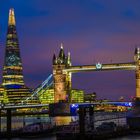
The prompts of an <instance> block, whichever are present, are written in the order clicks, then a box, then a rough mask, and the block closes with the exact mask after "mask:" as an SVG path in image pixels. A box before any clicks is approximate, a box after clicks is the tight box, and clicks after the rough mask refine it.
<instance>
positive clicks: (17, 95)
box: [2, 9, 30, 103]
mask: <svg viewBox="0 0 140 140" xmlns="http://www.w3.org/2000/svg"><path fill="white" fill-rule="evenodd" d="M2 85H3V86H4V88H5V89H6V92H7V96H8V100H9V103H18V102H20V101H21V100H23V99H24V98H26V97H27V96H30V92H29V89H28V88H26V87H25V84H24V80H23V72H22V62H21V57H20V49H19V42H18V37H17V32H16V22H15V15H14V9H10V10H9V20H8V31H7V39H6V50H5V60H4V66H3V81H2Z"/></svg>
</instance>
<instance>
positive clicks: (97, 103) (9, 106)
mask: <svg viewBox="0 0 140 140" xmlns="http://www.w3.org/2000/svg"><path fill="white" fill-rule="evenodd" d="M99 104H101V105H102V104H113V105H122V106H130V107H131V106H132V102H95V103H71V105H85V106H88V105H99ZM48 106H49V104H37V105H36V104H35V105H5V106H3V105H1V106H0V110H8V109H22V108H39V107H48Z"/></svg>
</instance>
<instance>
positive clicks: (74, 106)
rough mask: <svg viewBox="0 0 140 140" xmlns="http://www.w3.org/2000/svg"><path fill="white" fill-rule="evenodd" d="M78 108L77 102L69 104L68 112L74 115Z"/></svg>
mask: <svg viewBox="0 0 140 140" xmlns="http://www.w3.org/2000/svg"><path fill="white" fill-rule="evenodd" d="M78 108H79V105H78V104H71V105H70V113H71V116H76V115H77V110H78Z"/></svg>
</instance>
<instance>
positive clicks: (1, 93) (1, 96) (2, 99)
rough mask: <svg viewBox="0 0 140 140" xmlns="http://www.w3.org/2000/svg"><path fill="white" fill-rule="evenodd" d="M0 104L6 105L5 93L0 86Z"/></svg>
mask: <svg viewBox="0 0 140 140" xmlns="http://www.w3.org/2000/svg"><path fill="white" fill-rule="evenodd" d="M0 103H3V104H7V103H8V97H7V93H6V90H5V89H4V87H3V86H0Z"/></svg>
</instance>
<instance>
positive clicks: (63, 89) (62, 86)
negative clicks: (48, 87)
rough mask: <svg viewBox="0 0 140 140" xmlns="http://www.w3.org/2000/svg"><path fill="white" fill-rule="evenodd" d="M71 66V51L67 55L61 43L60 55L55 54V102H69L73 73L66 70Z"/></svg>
mask: <svg viewBox="0 0 140 140" xmlns="http://www.w3.org/2000/svg"><path fill="white" fill-rule="evenodd" d="M69 66H71V58H70V53H68V56H65V53H64V49H63V45H62V44H61V48H60V52H59V55H58V57H56V55H55V54H54V56H53V77H54V102H55V103H57V102H60V101H64V102H68V101H69V98H70V89H71V73H67V72H65V71H64V69H65V68H68V67H69Z"/></svg>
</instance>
